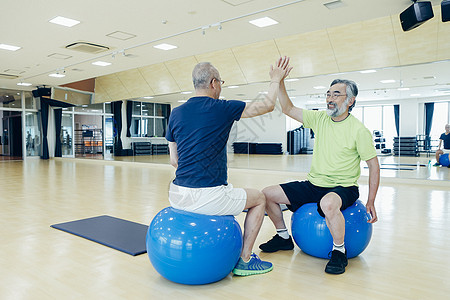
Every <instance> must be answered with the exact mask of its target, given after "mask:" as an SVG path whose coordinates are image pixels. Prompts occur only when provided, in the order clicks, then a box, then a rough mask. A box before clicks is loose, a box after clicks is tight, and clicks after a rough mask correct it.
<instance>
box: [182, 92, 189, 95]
mask: <svg viewBox="0 0 450 300" xmlns="http://www.w3.org/2000/svg"><path fill="white" fill-rule="evenodd" d="M181 94H183V95H188V94H192V92H181Z"/></svg>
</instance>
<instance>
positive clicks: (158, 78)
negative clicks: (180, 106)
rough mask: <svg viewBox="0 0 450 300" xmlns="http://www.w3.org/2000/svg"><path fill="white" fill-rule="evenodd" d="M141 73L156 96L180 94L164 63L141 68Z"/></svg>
mask: <svg viewBox="0 0 450 300" xmlns="http://www.w3.org/2000/svg"><path fill="white" fill-rule="evenodd" d="M139 71H140V73H141V74H142V77H144V79H145V81H146V82H147V84H148V85H149V86H150V88H151V89H152V90H153V92H154V93H155V94H156V95H161V94H170V93H176V92H180V88H179V87H178V85H177V83H176V81H175V79H174V78H173V77H172V75H170V72H169V70H168V69H167V68H166V65H165V64H164V63H160V64H154V65H150V66H145V67H141V68H139Z"/></svg>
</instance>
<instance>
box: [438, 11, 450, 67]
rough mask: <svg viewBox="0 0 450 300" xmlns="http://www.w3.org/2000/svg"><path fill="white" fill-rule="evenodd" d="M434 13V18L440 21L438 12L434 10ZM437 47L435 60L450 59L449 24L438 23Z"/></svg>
mask: <svg viewBox="0 0 450 300" xmlns="http://www.w3.org/2000/svg"><path fill="white" fill-rule="evenodd" d="M436 12H438V13H436ZM434 13H435V18H438V19H439V20H442V17H441V11H440V10H438V9H434ZM437 47H438V50H437V60H444V59H450V22H445V23H444V22H441V21H439V22H438V39H437Z"/></svg>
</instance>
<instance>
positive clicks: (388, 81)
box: [380, 79, 395, 83]
mask: <svg viewBox="0 0 450 300" xmlns="http://www.w3.org/2000/svg"><path fill="white" fill-rule="evenodd" d="M380 82H381V83H394V82H395V80H394V79H385V80H380Z"/></svg>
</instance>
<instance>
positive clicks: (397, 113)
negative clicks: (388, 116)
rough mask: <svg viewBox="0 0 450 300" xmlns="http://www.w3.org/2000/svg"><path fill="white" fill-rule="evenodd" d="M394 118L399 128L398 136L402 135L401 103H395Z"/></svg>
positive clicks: (396, 126)
mask: <svg viewBox="0 0 450 300" xmlns="http://www.w3.org/2000/svg"><path fill="white" fill-rule="evenodd" d="M394 118H395V129H396V130H397V136H400V105H398V104H396V105H394Z"/></svg>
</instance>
